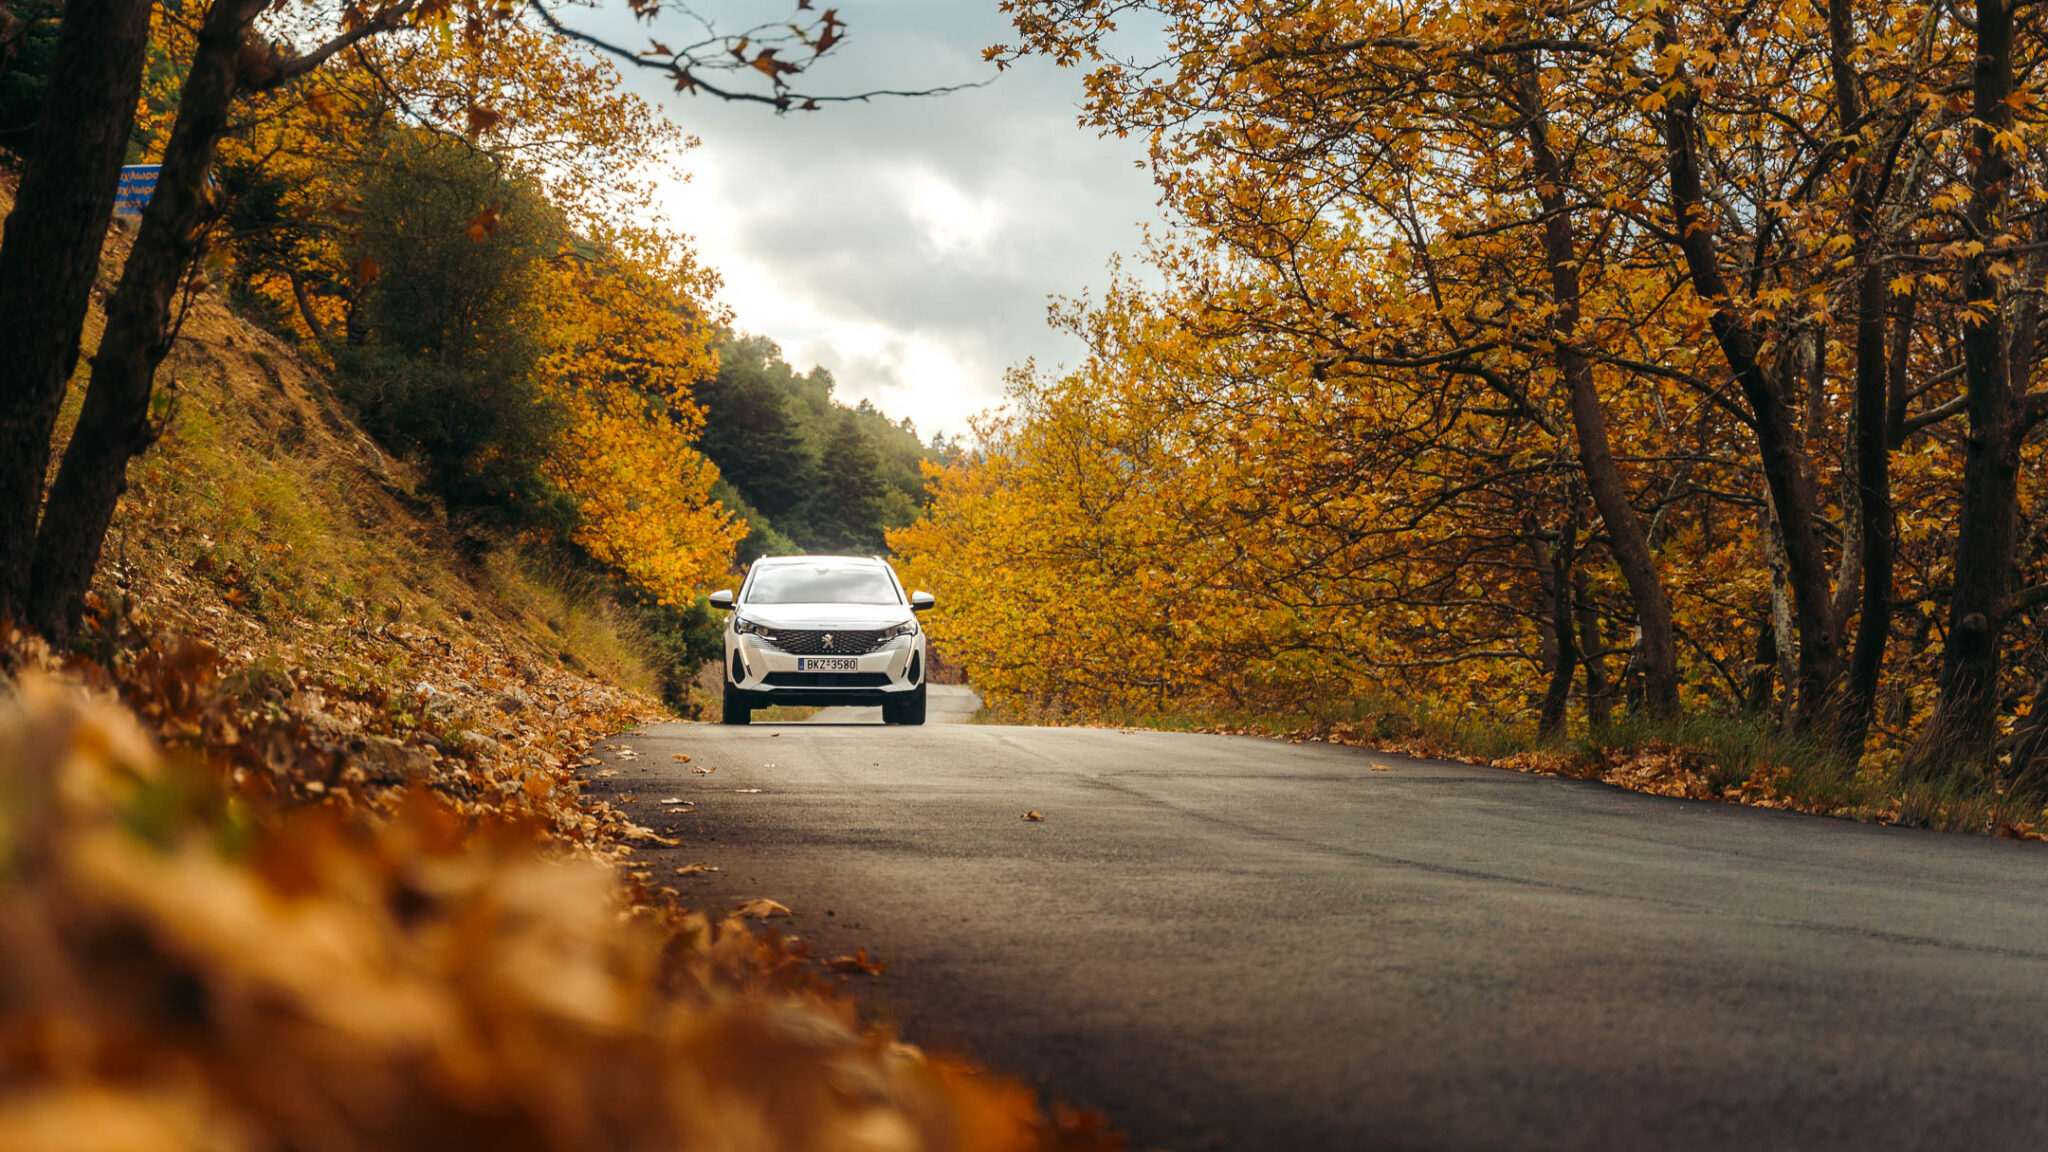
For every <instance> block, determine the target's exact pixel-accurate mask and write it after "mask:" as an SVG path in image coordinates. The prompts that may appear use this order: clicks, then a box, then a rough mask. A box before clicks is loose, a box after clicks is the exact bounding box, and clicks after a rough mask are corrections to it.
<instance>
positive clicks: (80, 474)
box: [29, 0, 253, 638]
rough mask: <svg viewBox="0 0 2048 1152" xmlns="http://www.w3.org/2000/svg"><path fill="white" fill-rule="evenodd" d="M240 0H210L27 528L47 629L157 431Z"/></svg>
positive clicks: (229, 91)
mask: <svg viewBox="0 0 2048 1152" xmlns="http://www.w3.org/2000/svg"><path fill="white" fill-rule="evenodd" d="M248 7H249V0H220V2H217V3H215V4H214V5H213V6H212V7H211V8H210V9H209V10H208V11H207V14H206V18H205V21H204V23H202V24H201V26H200V30H199V34H198V38H197V49H196V51H195V53H194V56H193V60H192V70H191V72H190V73H189V74H188V75H187V77H186V80H185V87H184V91H183V93H182V94H181V96H180V98H179V102H178V119H177V124H176V125H175V126H174V127H173V128H172V129H171V138H170V142H169V144H168V145H167V146H166V148H165V151H164V158H163V168H162V171H161V173H160V174H159V176H158V178H157V190H156V196H155V197H154V198H153V199H152V200H151V201H150V203H149V207H148V208H147V209H146V210H145V211H144V212H143V215H142V227H141V230H140V231H139V232H138V233H137V234H136V237H135V246H134V250H133V251H132V252H131V253H130V255H129V257H128V265H127V268H126V269H125V270H124V271H123V273H122V275H121V283H120V285H119V286H118V287H117V288H115V290H114V295H113V297H112V299H111V300H109V301H108V304H107V327H106V331H105V333H104V334H103V335H102V336H101V338H100V347H99V351H98V352H97V353H96V354H95V355H94V356H93V361H92V381H91V384H90V385H89V386H88V387H87V389H86V394H85V407H84V409H83V410H82V411H81V412H80V414H79V418H78V429H77V431H76V432H74V433H73V434H72V437H71V445H70V447H69V448H68V449H67V450H66V451H65V453H64V462H63V465H62V466H61V467H60V468H59V469H58V472H57V479H56V481H55V482H54V483H53V484H52V485H51V488H50V500H49V507H48V509H47V510H46V511H45V513H44V516H43V523H42V530H41V532H40V533H39V534H38V535H37V538H36V555H35V564H34V571H33V576H32V580H31V599H30V612H29V618H30V622H31V624H32V625H33V626H34V627H35V628H36V629H37V630H39V631H41V632H43V633H44V634H45V635H47V636H51V637H55V638H62V637H64V636H68V635H69V633H70V631H71V629H72V628H73V627H75V626H76V624H77V621H78V617H79V613H80V610H81V606H82V603H83V599H84V596H85V593H86V590H87V588H88V587H89V586H90V585H91V582H92V573H93V568H94V567H95V566H96V565H97V564H98V562H99V554H100V544H101V542H102V541H103V540H104V539H105V537H106V532H107V525H108V524H109V523H111V522H112V520H113V516H114V507H115V505H116V504H117V503H118V502H119V500H120V497H121V493H122V492H123V491H125V490H126V488H127V486H128V461H129V460H130V459H132V458H133V457H134V456H135V455H136V454H137V453H139V452H141V451H142V450H143V449H144V448H146V447H148V446H149V444H150V442H151V440H153V439H154V438H155V435H156V429H155V427H154V425H153V424H152V423H151V420H150V392H151V385H152V383H153V382H154V380H155V377H156V367H157V365H158V364H159V363H161V362H162V361H163V358H164V355H165V353H167V352H169V351H170V332H169V327H170V314H171V301H172V298H173V297H174V296H175V295H176V294H177V292H178V288H179V286H180V284H181V283H182V282H183V280H184V278H185V274H186V271H187V270H188V269H189V268H190V267H191V264H192V259H193V257H194V256H195V255H196V254H197V253H198V250H199V246H200V241H201V228H202V226H203V224H204V218H205V215H206V213H207V210H208V201H209V196H208V193H207V186H206V184H207V173H208V170H209V169H210V168H211V167H212V164H213V152H214V148H215V146H216V145H217V144H218V143H219V142H220V138H221V135H222V134H223V133H224V132H225V131H226V130H227V123H228V108H229V105H230V104H231V103H232V102H233V101H234V97H235V93H236V91H237V89H238V83H237V77H236V56H237V52H238V50H239V48H240V46H241V43H242V37H243V34H244V32H245V31H246V30H247V28H248V22H249V21H248V18H246V17H245V16H244V15H243V12H244V10H245V9H246V8H248ZM252 15H253V14H252Z"/></svg>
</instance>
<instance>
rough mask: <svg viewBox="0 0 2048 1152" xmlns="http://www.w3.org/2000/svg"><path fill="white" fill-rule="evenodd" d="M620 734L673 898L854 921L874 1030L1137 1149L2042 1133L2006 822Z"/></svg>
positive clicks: (1262, 751)
mask: <svg viewBox="0 0 2048 1152" xmlns="http://www.w3.org/2000/svg"><path fill="white" fill-rule="evenodd" d="M935 711H936V709H935ZM956 711H958V709H957V707H956ZM824 719H826V720H827V721H829V720H830V719H831V715H825V716H824ZM626 743H628V744H630V745H631V746H632V747H634V748H635V749H638V750H639V751H640V756H639V757H638V758H637V759H634V760H628V761H625V762H623V763H620V764H618V765H617V766H618V767H620V768H622V769H625V771H624V772H622V773H621V774H620V776H619V777H617V778H615V779H611V780H606V781H601V782H595V783H597V784H601V785H604V786H605V787H604V788H602V789H600V791H599V794H601V795H609V794H611V793H610V788H609V786H610V785H615V784H616V785H623V789H622V790H623V791H625V792H627V793H631V794H633V795H635V796H636V797H638V799H637V800H636V801H634V802H631V803H628V804H626V805H625V806H626V807H627V808H628V809H629V810H631V811H633V812H634V813H635V815H636V816H637V817H638V818H639V819H640V820H641V821H642V822H644V823H648V824H651V825H653V826H656V827H662V826H668V827H672V828H676V829H678V830H679V831H680V832H681V834H683V835H684V836H685V838H686V839H685V843H684V844H683V846H681V847H680V848H676V849H673V850H665V851H662V852H657V853H650V854H648V855H649V860H650V862H651V863H652V864H654V865H655V866H656V868H657V869H658V871H659V872H660V873H661V874H662V875H668V874H669V873H671V872H672V871H673V869H672V868H671V867H669V865H671V864H680V863H683V862H686V861H690V860H707V861H709V862H711V863H713V864H716V865H718V866H719V867H720V869H721V871H719V872H717V873H715V874H713V875H711V876H710V877H709V878H707V879H702V880H683V879H679V880H677V881H676V883H677V884H678V886H679V887H681V888H682V889H683V891H684V892H685V894H686V896H687V897H688V898H689V899H690V900H692V901H693V902H694V903H697V904H698V905H699V906H704V907H726V906H730V905H731V904H732V903H735V902H737V901H740V900H744V899H749V898H752V897H756V896H766V897H770V898H772V899H775V900H778V901H781V902H782V903H784V904H787V905H789V906H790V907H791V908H793V909H794V910H795V912H796V921H795V929H794V930H795V931H797V932H799V933H801V934H802V935H803V936H805V937H807V938H809V939H810V940H811V941H812V942H813V944H814V946H815V948H816V949H817V951H818V953H819V954H821V955H827V956H829V955H834V954H837V953H840V952H848V951H851V950H852V949H854V948H855V947H866V948H868V949H869V950H870V951H872V952H876V953H879V954H880V955H882V956H883V957H885V958H887V959H888V960H889V961H890V967H889V969H888V971H887V973H886V974H885V975H884V976H882V977H881V978H880V979H878V980H872V981H870V980H868V979H866V978H859V979H856V980H855V981H854V984H855V985H856V991H857V992H858V994H859V995H860V996H861V997H862V999H863V1001H864V1002H865V1003H866V1004H867V1005H868V1006H869V1007H870V1009H871V1010H873V1011H874V1012H877V1013H879V1014H881V1015H883V1016H884V1017H886V1018H890V1019H893V1020H894V1021H896V1022H897V1023H898V1024H899V1025H900V1026H901V1028H902V1030H903V1031H904V1033H905V1034H906V1036H907V1037H908V1038H909V1039H911V1040H913V1041H915V1042H918V1043H921V1044H925V1045H927V1046H930V1047H935V1048H940V1049H952V1050H957V1051H966V1052H969V1053H972V1054H973V1055H975V1056H977V1057H979V1058H981V1059H983V1060H985V1061H987V1062H988V1063H990V1064H992V1065H994V1066H996V1067H998V1068H1006V1069H1009V1070H1012V1071H1014V1072H1016V1073H1018V1074H1020V1075H1022V1076H1023V1077H1024V1078H1025V1079H1027V1080H1028V1081H1030V1082H1031V1083H1033V1084H1034V1085H1036V1086H1037V1087H1039V1088H1041V1089H1042V1090H1044V1091H1045V1092H1046V1093H1047V1094H1048V1095H1049V1096H1051V1097H1053V1098H1055V1099H1059V1100H1064V1101H1067V1102H1069V1103H1072V1104H1074V1105H1077V1106H1082V1107H1091V1108H1098V1109H1101V1110H1103V1111H1104V1112H1106V1113H1107V1114H1108V1115H1109V1116H1110V1118H1111V1119H1112V1121H1113V1122H1114V1123H1115V1124H1117V1125H1118V1126H1120V1127H1121V1128H1123V1129H1124V1130H1125V1131H1127V1132H1129V1133H1131V1134H1132V1136H1133V1137H1134V1141H1135V1143H1136V1145H1137V1146H1138V1147H1162V1148H1179V1149H1190V1150H1193V1149H1204V1148H1229V1149H1247V1150H1253V1149H1256V1150H1281V1149H1347V1150H1348V1149H1553V1148H1554V1149H1628V1150H1634V1149H1659V1150H1667V1152H1668V1150H1676V1149H1745V1150H1746V1149H1802V1150H1809V1149H1858V1150H1864V1149H1930V1150H1931V1149H1943V1150H1947V1149H2039V1148H2048V850H2044V846H2043V845H2041V844H2034V843H2017V842H2011V841H1998V840H1987V839H1976V838H1969V837H1961V836H1949V835H1938V834H1932V833H1923V832H1915V831H1908V830H1902V829H1891V828H1879V827H1870V826H1863V825H1856V824H1851V823H1846V822H1841V821H1831V820H1823V819H1817V818H1811V817H1805V816H1798V815H1792V814H1786V813H1776V812H1768V811H1760V810H1755V809H1744V808H1736V807H1731V806H1726V805H1718V804H1706V803H1693V802H1685V801H1678V800H1668V799H1662V798H1657V797H1650V796H1643V795H1637V794H1632V793H1627V792H1621V791H1618V790H1615V789H1611V788H1608V787H1605V786H1602V785H1598V784H1591V783H1585V782H1579V781H1567V780H1558V779H1552V778H1546V777H1538V776H1528V775H1521V774H1517V773H1513V772H1506V771H1499V770H1494V769H1486V768H1474V767H1469V766H1464V765H1456V764H1443V763H1432V762H1424V761H1417V760H1411V759H1407V758H1404V757H1399V756H1390V755H1383V754H1378V753H1372V752H1366V751H1361V750H1356V749H1347V748H1338V747H1331V746H1327V745H1321V744H1303V745H1289V744H1283V743H1277V742H1273V741H1263V740H1255V739H1249V738H1227V737H1217V736H1202V735H1192V734H1171V733H1153V732H1138V733H1123V732H1118V731H1115V730H1102V729H1093V730H1084V729H1049V728H1010V727H992V726H984V725H975V724H944V725H940V724H933V725H927V726H925V727H922V728H897V727H883V726H881V725H879V724H866V723H853V724H834V723H830V722H827V723H818V722H816V721H814V722H812V723H806V724H783V725H766V724H759V725H753V726H750V727H746V728H737V727H735V728H725V727H720V726H716V725H698V724H665V725H657V726H655V727H653V728H650V729H649V730H648V731H647V732H646V733H644V734H642V735H636V736H633V737H630V738H628V739H627V740H626ZM678 752H681V753H685V754H688V755H690V756H692V757H693V758H694V759H693V761H692V764H690V765H686V764H683V763H680V762H678V761H675V760H672V759H671V756H672V754H674V753H678ZM693 765H694V766H708V765H716V766H717V769H718V771H717V772H715V773H713V774H710V775H698V774H693V773H692V772H691V771H690V768H691V767H692V766H693ZM1375 766H1384V767H1385V768H1386V769H1388V770H1384V771H1376V770H1375ZM755 789H758V791H754V790H755ZM666 797H683V798H685V799H687V800H689V801H691V802H692V803H693V804H694V805H695V806H696V810H695V812H694V813H692V814H689V815H666V816H665V815H663V814H662V813H661V812H660V810H659V808H658V807H656V806H655V805H654V804H653V803H652V802H653V801H655V800H658V799H661V798H666ZM1026 811H1037V812H1040V813H1042V814H1043V816H1044V820H1043V821H1040V822H1027V821H1024V820H1021V819H1019V817H1020V816H1021V815H1022V814H1023V813H1025V812H1026Z"/></svg>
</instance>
